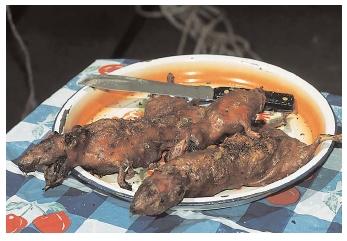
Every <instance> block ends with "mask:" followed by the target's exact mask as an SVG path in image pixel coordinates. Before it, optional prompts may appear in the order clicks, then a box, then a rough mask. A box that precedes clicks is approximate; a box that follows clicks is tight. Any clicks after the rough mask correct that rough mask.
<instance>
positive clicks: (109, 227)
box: [6, 59, 342, 233]
mask: <svg viewBox="0 0 347 241" xmlns="http://www.w3.org/2000/svg"><path fill="white" fill-rule="evenodd" d="M133 62H135V61H133V60H125V59H118V60H97V61H95V62H94V63H93V64H92V65H91V66H89V67H88V68H87V69H86V70H84V71H83V72H81V73H80V74H78V75H77V76H76V77H75V78H73V79H72V80H71V81H69V82H68V83H67V84H66V85H65V86H63V87H62V88H61V89H60V90H58V91H57V92H56V93H54V94H53V95H52V96H51V97H50V98H48V99H47V100H46V101H44V102H43V103H42V104H41V105H40V106H38V107H37V108H36V109H35V110H34V111H33V112H32V113H31V114H30V115H29V116H27V117H26V118H25V119H24V120H23V121H21V122H20V123H19V124H18V125H16V126H15V127H14V128H13V129H12V130H11V131H10V132H8V133H7V140H6V141H7V142H6V158H7V171H6V180H7V182H6V199H7V203H10V202H21V201H24V202H34V201H36V202H37V203H38V204H44V203H51V202H56V203H60V204H61V205H63V206H64V207H65V211H66V214H67V215H68V217H69V218H70V221H71V225H70V226H69V228H68V229H67V230H66V232H212V233H215V232H218V233H219V232H221V233H225V232H258V231H266V232H341V229H342V218H341V216H342V214H341V212H342V211H341V210H342V190H341V176H342V174H341V160H342V151H341V146H336V147H335V148H334V150H333V151H332V153H331V154H330V156H329V158H328V159H327V161H326V162H325V164H324V165H323V166H322V167H321V168H319V169H318V170H317V171H316V172H315V174H314V177H313V178H311V179H307V180H304V181H303V182H301V183H299V184H297V185H296V188H297V190H299V192H300V196H301V197H300V199H299V201H298V202H296V203H294V204H292V205H286V206H280V205H273V204H271V203H269V202H268V200H267V199H263V200H259V201H256V202H253V203H251V204H247V205H242V206H238V207H232V208H225V209H219V210H210V211H194V212H193V211H174V212H172V211H170V212H169V213H165V214H162V215H160V216H158V217H148V216H140V217H139V216H133V215H132V214H131V213H130V212H129V203H128V202H125V201H123V200H120V199H116V198H113V197H109V196H106V195H104V194H102V193H99V192H97V191H95V190H92V189H91V188H90V187H88V186H85V185H84V184H82V183H80V182H79V181H77V180H76V179H74V178H73V177H69V178H68V179H67V180H65V181H64V183H63V185H61V186H59V187H56V188H54V189H50V190H48V191H47V192H44V191H42V187H44V178H43V174H42V173H38V172H36V173H34V174H32V175H30V176H24V175H23V174H22V172H21V171H20V170H19V169H18V167H17V166H16V165H15V161H12V160H15V159H16V158H17V157H18V156H19V155H20V154H22V153H23V151H25V150H26V149H27V148H28V146H30V145H31V144H32V143H37V142H38V141H39V140H40V139H41V138H43V137H44V136H45V135H46V134H47V133H48V132H49V131H50V130H51V129H52V125H53V122H54V119H55V117H56V115H57V113H58V111H59V109H60V108H61V107H62V105H63V104H64V103H65V101H66V100H67V99H68V98H69V97H71V96H72V95H73V94H74V93H75V92H76V91H77V90H78V89H80V86H78V85H77V84H76V82H77V80H79V79H80V78H81V77H83V76H85V75H86V74H91V73H97V71H98V69H99V67H100V66H103V65H107V64H122V65H127V64H131V63H133ZM322 94H323V95H324V96H325V97H326V98H327V100H328V101H329V103H330V104H331V106H332V109H333V110H334V113H335V115H336V117H337V120H338V123H337V124H338V127H339V130H341V118H342V115H341V112H342V110H341V97H339V96H334V95H330V94H328V93H322ZM29 220H30V218H29ZM21 232H30V233H31V232H40V230H39V229H38V228H37V227H35V225H33V224H32V223H30V222H29V225H28V226H26V227H25V228H24V229H22V230H21Z"/></svg>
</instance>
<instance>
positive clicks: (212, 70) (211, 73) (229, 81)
mask: <svg viewBox="0 0 347 241" xmlns="http://www.w3.org/2000/svg"><path fill="white" fill-rule="evenodd" d="M169 72H171V73H173V74H174V76H175V83H180V84H187V85H212V86H235V87H244V88H256V87H261V86H263V87H264V89H265V90H272V91H277V92H285V93H289V94H293V95H294V96H295V102H296V111H297V112H298V113H299V114H300V115H301V116H302V117H303V118H304V120H305V122H306V123H307V125H308V126H309V127H310V130H311V134H312V138H313V139H314V138H316V137H317V136H318V135H319V134H321V133H322V132H323V130H324V125H325V123H324V121H323V120H321V118H320V116H322V115H323V113H320V111H319V110H318V107H317V105H316V104H315V103H314V102H312V101H310V100H308V99H307V97H306V96H305V94H304V93H303V92H302V91H301V88H299V87H295V86H292V85H288V84H287V83H285V81H282V79H281V77H280V76H277V75H275V74H273V73H270V72H267V71H263V70H262V69H261V67H254V66H252V67H250V66H247V64H246V66H243V65H241V64H238V65H237V64H235V65H233V64H227V63H226V64H225V65H221V64H213V62H207V63H206V62H203V63H194V62H189V61H183V62H182V63H179V64H177V63H176V64H163V65H161V66H154V67H153V66H151V67H148V68H146V69H141V70H138V71H131V72H129V73H128V74H127V75H129V76H133V77H140V78H144V79H151V80H157V81H161V82H165V81H166V77H167V74H168V73H169ZM95 93H97V95H95V97H93V98H90V100H88V101H86V102H88V103H87V104H86V103H82V104H81V106H80V107H79V109H80V110H81V111H80V113H79V114H77V115H75V114H74V116H75V118H72V119H74V120H73V123H70V125H68V126H69V127H70V128H71V126H73V125H75V124H80V125H83V124H86V123H88V122H90V121H91V120H92V119H93V118H94V116H95V115H96V114H97V113H98V112H100V111H101V110H102V109H103V108H105V107H107V106H110V105H115V104H117V103H119V102H121V101H122V100H124V99H126V98H128V97H130V96H131V95H132V93H131V92H117V91H95Z"/></svg>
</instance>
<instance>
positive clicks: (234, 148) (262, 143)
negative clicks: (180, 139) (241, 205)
mask: <svg viewBox="0 0 347 241" xmlns="http://www.w3.org/2000/svg"><path fill="white" fill-rule="evenodd" d="M259 133H260V134H261V137H260V138H259V139H254V138H251V137H249V136H247V135H244V134H240V133H236V134H234V135H233V136H231V137H228V138H226V139H225V141H224V142H223V143H222V144H221V145H220V146H211V147H209V148H207V149H205V150H200V151H196V152H193V153H186V154H184V155H183V156H180V157H178V158H176V159H174V160H172V161H170V162H169V163H166V164H165V165H163V166H161V167H160V168H159V169H158V170H156V171H155V172H154V174H153V175H152V176H150V177H147V178H146V179H145V180H144V181H143V183H142V184H141V185H140V187H139V189H138V190H137V192H136V193H135V196H134V199H133V201H132V203H131V206H130V210H131V212H133V213H135V214H140V215H159V214H161V213H163V212H165V211H166V210H167V209H169V208H171V207H173V206H175V205H177V204H178V203H179V202H181V201H182V199H183V198H184V197H206V196H213V195H215V194H217V193H219V192H221V191H223V190H226V189H235V188H240V187H242V186H264V185H266V184H269V183H272V182H274V181H277V180H280V179H282V178H284V177H286V176H288V175H289V174H291V173H293V172H295V171H296V170H297V169H299V168H300V167H302V166H303V165H305V164H306V163H307V162H308V161H309V160H310V159H311V158H312V157H313V155H314V152H315V150H316V149H317V147H318V145H319V144H320V143H321V142H322V141H324V140H335V141H340V140H339V137H331V136H330V137H325V138H322V137H319V138H318V139H317V140H316V141H315V142H314V143H313V144H311V145H306V144H304V143H302V142H300V141H299V140H297V139H295V138H291V137H289V136H288V135H286V134H285V133H284V132H282V131H281V130H277V129H274V128H270V127H264V128H262V129H261V130H259Z"/></svg>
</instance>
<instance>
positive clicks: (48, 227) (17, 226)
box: [6, 201, 71, 233]
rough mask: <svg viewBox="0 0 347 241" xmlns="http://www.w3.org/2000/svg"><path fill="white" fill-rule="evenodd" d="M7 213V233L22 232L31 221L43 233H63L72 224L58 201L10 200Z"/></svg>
mask: <svg viewBox="0 0 347 241" xmlns="http://www.w3.org/2000/svg"><path fill="white" fill-rule="evenodd" d="M6 213H7V215H6V232H7V233H14V232H20V231H21V230H22V229H24V228H25V227H26V226H28V225H29V224H30V223H32V224H33V225H34V226H35V227H36V228H37V229H38V230H39V231H40V232H42V233H62V232H65V231H66V230H67V229H68V228H69V227H70V225H71V221H70V218H69V216H68V215H67V212H66V210H65V208H64V207H63V206H62V205H61V204H59V203H57V202H52V203H43V204H41V203H37V202H36V201H34V202H26V201H17V202H14V201H13V202H8V203H7V205H6Z"/></svg>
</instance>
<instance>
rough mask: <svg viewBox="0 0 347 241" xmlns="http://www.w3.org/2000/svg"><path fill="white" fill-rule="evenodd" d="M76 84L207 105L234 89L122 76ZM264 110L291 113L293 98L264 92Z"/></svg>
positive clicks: (106, 77) (103, 77) (106, 76)
mask: <svg viewBox="0 0 347 241" xmlns="http://www.w3.org/2000/svg"><path fill="white" fill-rule="evenodd" d="M78 84H80V85H83V86H90V87H93V88H97V89H103V90H122V91H130V92H146V93H151V94H159V95H173V96H179V97H190V98H194V99H200V100H201V102H204V103H209V102H211V101H213V100H215V99H218V98H219V97H221V96H223V95H224V94H225V93H228V92H229V91H231V90H233V89H240V88H235V87H216V88H212V87H209V86H191V85H181V84H174V83H167V82H159V81H153V80H146V79H140V78H135V77H129V76H123V75H89V76H87V77H86V78H84V79H82V80H80V81H79V82H78ZM265 96H266V101H265V110H270V111H278V112H291V111H293V109H294V96H293V95H291V94H286V93H278V92H273V91H265Z"/></svg>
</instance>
